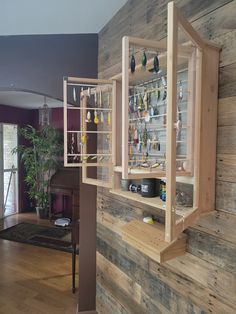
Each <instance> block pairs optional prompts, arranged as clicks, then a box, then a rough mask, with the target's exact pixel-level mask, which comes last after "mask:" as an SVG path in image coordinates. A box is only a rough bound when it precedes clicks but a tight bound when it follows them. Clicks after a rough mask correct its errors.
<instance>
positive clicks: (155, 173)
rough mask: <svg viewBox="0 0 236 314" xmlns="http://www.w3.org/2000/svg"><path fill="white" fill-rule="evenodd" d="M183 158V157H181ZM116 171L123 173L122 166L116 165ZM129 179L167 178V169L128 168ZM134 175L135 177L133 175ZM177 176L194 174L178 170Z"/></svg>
mask: <svg viewBox="0 0 236 314" xmlns="http://www.w3.org/2000/svg"><path fill="white" fill-rule="evenodd" d="M181 160H182V159H181ZM114 172H116V173H122V167H121V166H115V167H114ZM128 174H129V179H141V178H165V177H166V171H164V170H161V169H157V168H151V169H150V168H132V169H131V168H128ZM132 175H133V176H134V177H132ZM176 176H179V177H181V176H184V177H188V176H192V173H191V172H190V171H177V172H176Z"/></svg>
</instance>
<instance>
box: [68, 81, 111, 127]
mask: <svg viewBox="0 0 236 314" xmlns="http://www.w3.org/2000/svg"><path fill="white" fill-rule="evenodd" d="M83 97H84V93H83V87H82V89H81V100H82V98H83ZM90 97H91V89H90V88H88V89H87V100H88V103H89V100H90ZM73 99H74V101H75V102H76V100H77V97H76V90H75V87H74V88H73ZM94 103H95V110H94V117H93V119H92V114H91V111H90V110H88V111H87V114H86V118H85V122H86V123H91V122H94V124H99V123H106V122H107V124H108V125H110V124H111V112H110V111H109V110H108V111H107V112H106V114H105V115H104V113H103V111H102V110H101V109H100V110H99V108H102V105H103V99H102V91H101V90H100V91H99V102H98V101H97V93H96V92H95V94H94ZM86 106H87V105H86ZM96 108H97V109H96ZM108 108H110V94H109V93H108ZM105 116H107V119H105V118H106V117H105ZM105 120H107V121H105Z"/></svg>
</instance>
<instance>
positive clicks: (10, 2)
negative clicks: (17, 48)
mask: <svg viewBox="0 0 236 314" xmlns="http://www.w3.org/2000/svg"><path fill="white" fill-rule="evenodd" d="M126 2H127V0H40V1H36V0H0V36H1V35H36V34H79V33H98V32H99V31H100V30H101V29H102V28H103V26H105V25H106V23H107V22H108V21H109V20H110V19H111V18H112V17H113V16H114V15H115V14H116V12H117V11H118V10H119V9H120V8H121V7H122V6H123V5H124V4H125V3H126Z"/></svg>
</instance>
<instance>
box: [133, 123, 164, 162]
mask: <svg viewBox="0 0 236 314" xmlns="http://www.w3.org/2000/svg"><path fill="white" fill-rule="evenodd" d="M129 144H130V146H129V148H130V151H129V155H130V157H132V156H133V154H134V152H133V146H135V147H136V148H137V152H138V153H141V152H142V148H146V151H147V157H148V154H149V152H150V151H151V150H152V149H153V150H158V151H160V150H161V145H160V141H159V139H158V136H157V134H155V133H154V135H153V136H151V135H150V133H149V132H148V130H147V127H146V124H145V127H144V129H142V128H141V129H140V130H138V128H134V126H133V125H132V126H131V125H130V126H129Z"/></svg>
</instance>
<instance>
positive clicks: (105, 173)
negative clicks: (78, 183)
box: [64, 77, 115, 187]
mask: <svg viewBox="0 0 236 314" xmlns="http://www.w3.org/2000/svg"><path fill="white" fill-rule="evenodd" d="M114 99H115V82H113V81H111V80H97V79H86V78H75V77H68V78H64V165H65V166H66V167H82V180H83V183H87V184H93V185H99V186H104V187H111V183H112V177H113V175H112V174H113V166H112V165H113V154H112V145H113V140H112V137H113V136H114V132H113V122H114V111H113V108H114Z"/></svg>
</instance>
